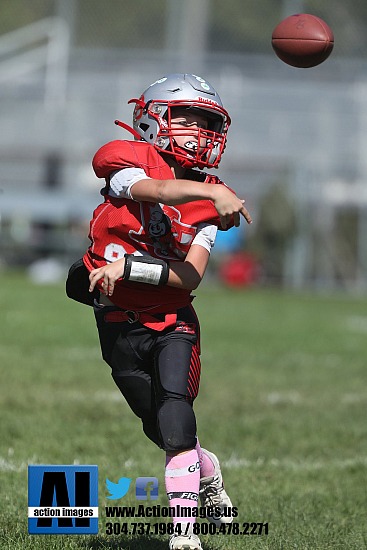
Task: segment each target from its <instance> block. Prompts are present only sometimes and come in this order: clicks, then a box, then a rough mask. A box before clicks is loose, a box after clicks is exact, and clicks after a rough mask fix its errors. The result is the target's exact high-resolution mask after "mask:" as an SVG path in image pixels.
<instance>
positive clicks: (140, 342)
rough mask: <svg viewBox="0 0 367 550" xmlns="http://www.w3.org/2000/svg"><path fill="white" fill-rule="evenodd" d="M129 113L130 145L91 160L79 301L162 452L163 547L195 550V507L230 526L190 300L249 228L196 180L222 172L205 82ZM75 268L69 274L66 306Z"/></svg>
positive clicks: (237, 211)
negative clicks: (228, 241) (83, 287)
mask: <svg viewBox="0 0 367 550" xmlns="http://www.w3.org/2000/svg"><path fill="white" fill-rule="evenodd" d="M130 102H133V103H135V109H134V115H133V128H130V127H129V126H127V125H126V124H124V123H122V122H119V121H116V123H117V124H119V125H120V126H122V127H124V128H125V129H127V130H129V131H130V132H131V133H132V134H133V136H134V138H135V139H134V140H125V141H122V140H121V141H120V140H116V141H112V142H110V143H107V144H106V145H104V146H103V147H101V149H99V150H98V151H97V153H96V155H95V156H94V159H93V168H94V170H95V173H96V175H97V177H99V178H105V181H106V186H105V187H104V189H103V190H102V193H103V194H104V199H105V200H104V202H103V203H102V204H101V205H99V206H98V207H97V209H96V210H95V212H94V215H93V219H92V221H91V224H90V234H89V238H90V241H91V245H90V247H89V249H88V251H87V252H86V254H85V255H84V257H83V264H81V263H79V264H78V269H79V268H81V269H82V270H83V269H85V268H87V270H88V272H89V284H90V286H89V292H90V299H88V297H86V295H85V293H84V294H83V296H82V297H81V298H80V297H79V299H80V301H84V302H86V303H88V302H89V303H91V302H92V298H93V303H94V311H95V316H96V321H97V327H98V331H99V338H100V344H101V349H102V355H103V358H104V360H105V361H106V362H107V363H108V365H110V367H111V369H112V377H113V379H114V381H115V383H116V384H117V386H118V387H119V389H120V391H121V393H122V394H123V396H124V397H125V399H126V401H127V402H128V404H129V405H130V407H131V409H132V411H133V412H134V413H135V414H136V415H137V416H138V417H139V418H141V420H142V427H143V430H144V433H145V434H146V436H147V437H148V438H149V439H150V440H151V441H153V442H154V443H155V444H156V445H158V446H159V447H160V448H161V449H163V450H164V451H165V453H166V466H165V482H166V491H167V495H168V500H169V505H170V506H172V507H175V510H177V511H178V514H177V515H176V517H174V518H173V525H174V532H173V534H172V535H171V536H170V540H169V548H170V550H179V549H189V550H190V549H201V543H200V540H199V537H198V536H197V534H195V532H194V528H193V526H194V522H195V516H197V513H195V508H197V507H198V500H199V497H200V501H201V505H202V506H203V507H205V508H206V510H207V518H208V520H209V521H212V522H214V523H215V524H216V525H221V524H222V523H229V522H231V521H232V519H233V518H232V516H231V508H232V504H231V501H230V499H229V497H228V495H227V493H226V491H225V490H224V486H223V479H222V474H221V470H220V466H219V462H218V459H217V457H216V456H215V455H214V454H213V453H211V452H209V451H207V450H205V449H203V448H202V447H201V446H200V443H199V440H198V437H197V427H196V419H195V414H194V410H193V402H194V400H195V398H196V396H197V394H198V389H199V380H200V368H201V365H200V342H199V321H198V319H197V316H196V314H195V311H194V309H193V307H192V304H191V302H192V300H193V297H192V295H191V291H192V290H194V289H196V288H197V287H198V285H199V284H200V281H201V280H202V278H203V276H204V273H205V270H206V267H207V264H208V260H209V255H210V250H211V248H212V246H213V245H214V241H215V237H216V232H217V229H221V230H226V229H228V228H229V227H232V226H233V225H234V226H239V224H240V217H241V216H243V217H244V219H245V220H246V222H247V223H251V217H250V214H249V213H248V211H247V210H246V208H245V206H244V200H241V199H240V198H238V197H237V195H236V194H235V193H234V192H233V191H232V190H231V189H229V188H228V187H227V186H226V185H225V184H224V183H223V182H222V181H221V180H219V179H218V178H217V177H216V176H213V175H209V174H207V173H206V172H204V171H203V169H205V168H215V167H217V166H218V164H219V162H220V160H221V156H222V154H223V151H224V148H225V144H226V135H227V130H228V127H229V125H230V118H229V115H228V113H227V111H226V110H225V109H224V108H223V106H222V102H221V100H220V97H219V95H218V93H217V92H216V91H215V89H214V88H213V87H212V86H211V85H210V84H209V83H208V82H207V81H206V80H204V79H203V78H201V77H199V76H196V75H192V74H170V75H168V76H165V77H163V78H161V79H159V80H157V81H156V82H154V83H153V84H152V85H151V86H149V88H148V89H147V90H146V91H145V92H144V93H143V94H142V95H141V96H140V98H139V99H132V100H131V101H130ZM78 269H75V267H74V268H71V272H70V276H69V279H70V280H69V282H68V287H69V290H68V294H69V295H70V296H71V297H75V296H72V294H73V290H72V287H73V278H75V274H76V273H78ZM79 270H80V269H79ZM73 273H74V276H73ZM77 286H78V285H77ZM74 287H75V284H74ZM76 299H78V297H77V298H76ZM177 505H180V506H181V507H189V508H190V509H191V511H192V514H191V517H182V516H180V514H179V510H180V506H177Z"/></svg>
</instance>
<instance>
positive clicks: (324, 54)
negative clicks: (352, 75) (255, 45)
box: [271, 13, 334, 68]
mask: <svg viewBox="0 0 367 550" xmlns="http://www.w3.org/2000/svg"><path fill="white" fill-rule="evenodd" d="M271 43H272V46H273V49H274V51H275V53H276V54H277V56H278V57H279V59H281V60H282V61H284V63H287V64H288V65H292V67H302V68H308V67H315V66H316V65H320V63H322V62H323V61H325V59H327V58H328V57H329V55H330V54H331V52H332V50H333V47H334V34H333V31H332V30H331V28H330V27H329V26H328V25H327V23H325V21H323V20H322V19H320V18H319V17H316V15H311V14H309V13H298V14H295V15H290V16H289V17H287V18H286V19H283V21H281V22H280V23H279V25H277V26H276V27H275V29H274V31H273V34H272V40H271Z"/></svg>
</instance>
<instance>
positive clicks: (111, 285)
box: [89, 258, 125, 296]
mask: <svg viewBox="0 0 367 550" xmlns="http://www.w3.org/2000/svg"><path fill="white" fill-rule="evenodd" d="M124 268H125V258H121V259H120V260H116V262H113V263H112V264H107V265H104V266H103V267H98V268H97V269H93V271H91V272H90V273H89V282H90V285H89V292H93V290H94V288H95V286H96V284H97V282H98V281H100V280H101V279H103V282H102V285H101V286H102V291H103V293H104V294H105V295H106V296H112V294H113V291H114V289H115V283H116V281H117V280H118V279H120V278H121V277H122V275H123V273H124Z"/></svg>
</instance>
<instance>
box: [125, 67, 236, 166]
mask: <svg viewBox="0 0 367 550" xmlns="http://www.w3.org/2000/svg"><path fill="white" fill-rule="evenodd" d="M129 103H135V104H136V105H135V109H134V114H133V128H134V131H135V132H134V134H135V135H137V134H138V135H139V136H140V139H143V140H145V141H147V142H148V143H151V144H152V145H153V147H155V148H156V149H157V150H158V151H159V152H160V153H164V154H167V155H172V156H173V157H174V159H175V161H176V162H177V163H178V164H180V165H181V166H183V167H185V168H193V167H198V168H200V169H202V168H204V167H207V168H212V167H216V166H218V164H219V162H220V160H221V156H222V154H223V151H224V148H225V145H226V139H227V137H226V136H227V131H228V127H229V125H230V123H231V119H230V117H229V115H228V113H227V111H226V110H225V109H224V107H223V105H222V101H221V99H220V97H219V95H218V93H217V92H216V91H215V89H214V88H213V87H212V86H211V84H209V82H207V81H206V80H204V79H203V78H201V77H200V76H196V75H193V74H170V75H167V76H164V77H163V78H160V79H159V80H157V81H156V82H154V83H153V84H152V85H151V86H149V88H148V89H147V90H145V92H143V94H142V95H141V96H140V98H139V99H131V100H130V101H129ZM177 107H179V108H180V110H182V109H188V110H190V111H191V112H192V111H195V112H196V110H199V112H200V115H202V116H204V117H205V118H206V119H207V120H208V128H207V129H203V128H198V129H197V130H194V131H195V133H196V132H197V140H198V143H200V142H202V141H204V142H206V146H205V147H204V149H202V148H200V150H199V148H198V147H197V148H196V150H195V148H192V147H189V144H188V147H179V146H178V145H177V143H176V142H175V138H174V135H173V132H172V128H171V119H172V115H173V114H174V109H175V108H177ZM174 132H175V135H176V136H177V135H178V134H177V129H175V130H174ZM183 135H184V133H183ZM203 138H205V139H204V140H203Z"/></svg>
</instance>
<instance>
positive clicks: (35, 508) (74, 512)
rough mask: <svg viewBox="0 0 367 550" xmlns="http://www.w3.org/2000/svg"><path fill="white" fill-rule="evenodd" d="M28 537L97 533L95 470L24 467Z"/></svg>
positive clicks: (81, 467)
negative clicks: (26, 468) (26, 477)
mask: <svg viewBox="0 0 367 550" xmlns="http://www.w3.org/2000/svg"><path fill="white" fill-rule="evenodd" d="M28 533H30V534H32V535H40V534H56V535H69V534H80V535H83V534H96V533H98V466H65V465H64V466H61V465H48V464H47V465H40V466H28Z"/></svg>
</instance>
